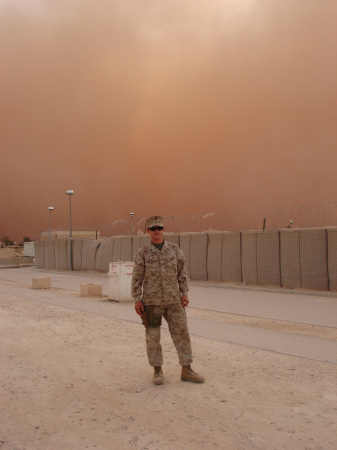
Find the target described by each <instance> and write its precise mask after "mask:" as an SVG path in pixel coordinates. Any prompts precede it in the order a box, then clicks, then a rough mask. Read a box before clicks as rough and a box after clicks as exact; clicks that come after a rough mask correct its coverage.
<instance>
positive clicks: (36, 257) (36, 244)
mask: <svg viewBox="0 0 337 450" xmlns="http://www.w3.org/2000/svg"><path fill="white" fill-rule="evenodd" d="M34 255H35V257H34V262H35V267H36V268H37V269H38V268H39V241H34Z"/></svg>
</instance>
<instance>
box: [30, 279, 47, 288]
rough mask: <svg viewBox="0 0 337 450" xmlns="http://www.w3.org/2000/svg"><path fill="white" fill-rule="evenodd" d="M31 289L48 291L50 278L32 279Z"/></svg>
mask: <svg viewBox="0 0 337 450" xmlns="http://www.w3.org/2000/svg"><path fill="white" fill-rule="evenodd" d="M32 288H33V289H50V288H51V281H50V277H37V278H33V279H32Z"/></svg>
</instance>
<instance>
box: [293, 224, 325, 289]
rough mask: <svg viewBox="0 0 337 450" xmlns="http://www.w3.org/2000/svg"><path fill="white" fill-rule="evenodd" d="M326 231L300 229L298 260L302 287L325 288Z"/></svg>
mask: <svg viewBox="0 0 337 450" xmlns="http://www.w3.org/2000/svg"><path fill="white" fill-rule="evenodd" d="M327 256H328V253H327V232H326V230H320V229H316V230H301V231H300V261H301V279H302V288H305V289H318V290H327V289H328V286H329V281H328V266H327Z"/></svg>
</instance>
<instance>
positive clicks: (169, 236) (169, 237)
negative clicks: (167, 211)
mask: <svg viewBox="0 0 337 450" xmlns="http://www.w3.org/2000/svg"><path fill="white" fill-rule="evenodd" d="M164 239H165V241H166V242H171V243H172V244H176V245H177V246H178V247H179V234H178V233H164Z"/></svg>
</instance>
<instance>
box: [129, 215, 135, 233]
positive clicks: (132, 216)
mask: <svg viewBox="0 0 337 450" xmlns="http://www.w3.org/2000/svg"><path fill="white" fill-rule="evenodd" d="M130 217H131V219H132V231H131V236H132V237H133V218H134V217H135V213H133V212H131V213H130Z"/></svg>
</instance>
